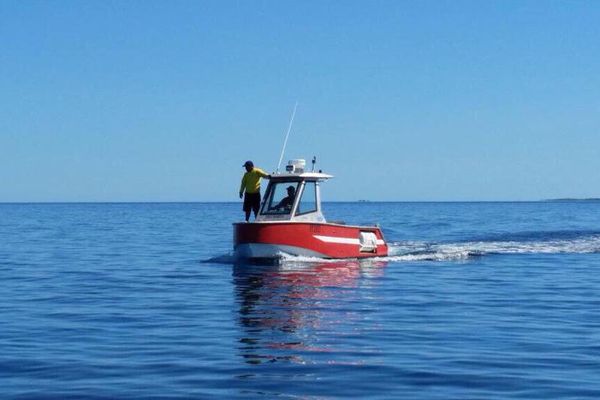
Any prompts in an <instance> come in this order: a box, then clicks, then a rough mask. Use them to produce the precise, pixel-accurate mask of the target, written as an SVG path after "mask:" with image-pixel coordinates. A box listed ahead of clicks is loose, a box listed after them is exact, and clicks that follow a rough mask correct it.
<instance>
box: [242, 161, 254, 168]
mask: <svg viewBox="0 0 600 400" xmlns="http://www.w3.org/2000/svg"><path fill="white" fill-rule="evenodd" d="M242 167H254V163H253V162H252V161H250V160H248V161H246V162H245V163H244V165H242Z"/></svg>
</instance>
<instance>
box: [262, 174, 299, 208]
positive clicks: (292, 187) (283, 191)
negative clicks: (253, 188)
mask: <svg viewBox="0 0 600 400" xmlns="http://www.w3.org/2000/svg"><path fill="white" fill-rule="evenodd" d="M299 185H300V184H299V183H296V182H279V183H273V184H272V185H271V189H270V190H269V192H268V193H267V198H266V199H265V202H264V203H263V208H262V211H261V214H266V215H273V214H276V215H283V214H289V213H290V212H291V211H292V207H293V206H294V200H295V199H296V192H297V191H298V187H299Z"/></svg>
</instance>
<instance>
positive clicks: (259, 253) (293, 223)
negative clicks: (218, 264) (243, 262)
mask: <svg viewBox="0 0 600 400" xmlns="http://www.w3.org/2000/svg"><path fill="white" fill-rule="evenodd" d="M314 163H315V160H314V159H313V168H312V171H310V172H309V171H305V166H306V162H305V160H302V159H296V160H290V161H289V162H288V165H287V166H286V168H285V172H282V173H274V174H273V175H271V179H270V180H269V184H268V186H267V189H266V191H265V196H264V198H263V201H262V203H261V207H260V209H259V213H258V215H257V216H256V220H255V221H254V222H238V223H234V224H233V243H234V252H235V255H236V256H237V257H239V258H245V259H278V258H282V257H285V255H292V256H307V257H318V258H326V259H343V258H368V257H383V256H387V254H388V246H387V244H386V242H385V239H384V237H383V233H382V232H381V229H380V228H379V226H377V225H373V226H358V225H347V224H345V223H344V222H337V221H336V222H333V221H332V222H327V221H326V220H325V217H324V215H323V210H322V207H321V184H322V183H323V182H325V181H327V180H329V179H331V178H333V176H332V175H329V174H325V173H323V172H322V171H318V172H315V171H314Z"/></svg>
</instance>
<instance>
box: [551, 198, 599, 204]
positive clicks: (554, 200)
mask: <svg viewBox="0 0 600 400" xmlns="http://www.w3.org/2000/svg"><path fill="white" fill-rule="evenodd" d="M543 201H546V202H550V203H571V202H592V203H594V202H600V198H598V197H590V198H587V199H575V198H564V199H547V200H543Z"/></svg>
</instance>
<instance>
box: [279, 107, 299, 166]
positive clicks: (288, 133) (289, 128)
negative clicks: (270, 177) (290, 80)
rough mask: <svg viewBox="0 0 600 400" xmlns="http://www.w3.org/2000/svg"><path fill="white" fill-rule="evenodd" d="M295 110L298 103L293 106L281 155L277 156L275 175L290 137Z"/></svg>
mask: <svg viewBox="0 0 600 400" xmlns="http://www.w3.org/2000/svg"><path fill="white" fill-rule="evenodd" d="M296 108H298V102H296V104H295V105H294V111H292V117H291V118H290V123H289V124H288V128H287V133H286V134H285V140H284V141H283V148H282V149H281V155H280V156H279V163H278V164H277V173H279V167H280V166H281V160H283V153H285V146H286V145H287V141H288V137H289V136H290V131H291V130H292V123H293V122H294V117H295V116H296Z"/></svg>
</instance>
